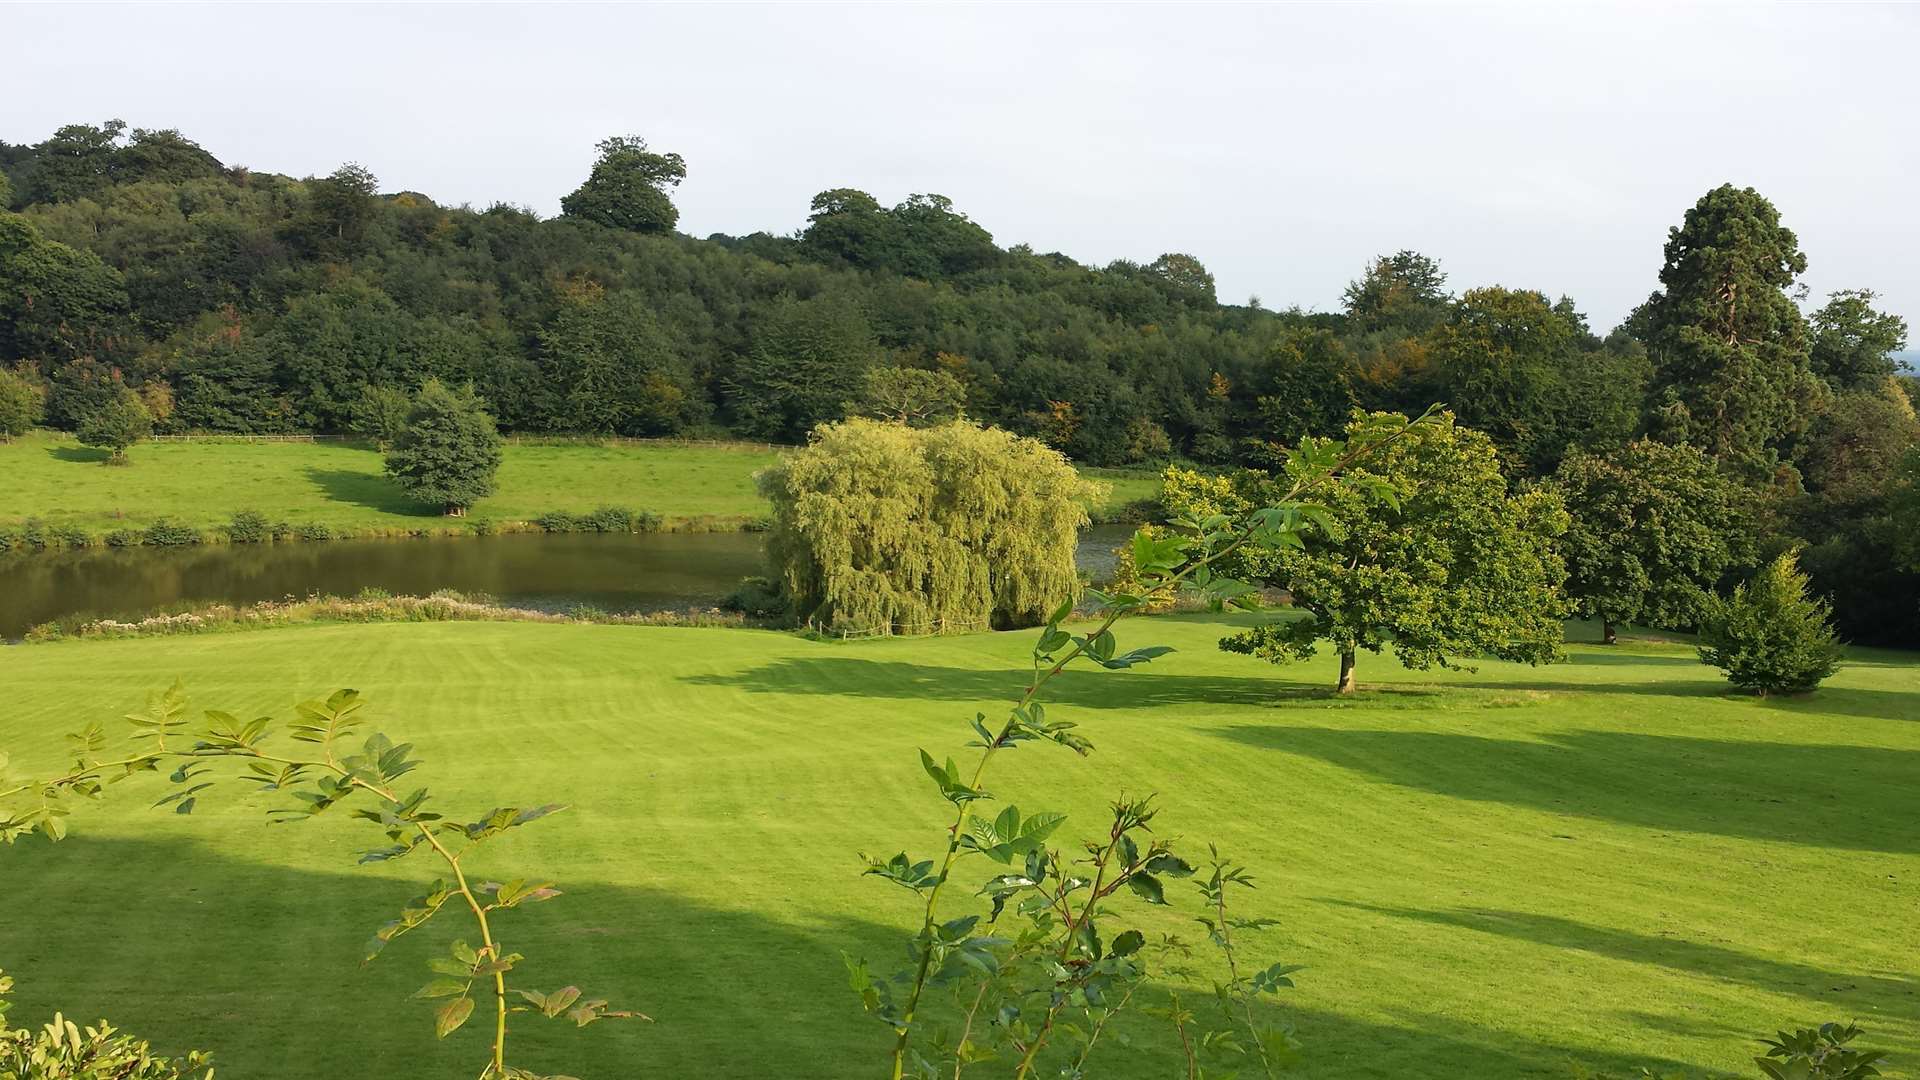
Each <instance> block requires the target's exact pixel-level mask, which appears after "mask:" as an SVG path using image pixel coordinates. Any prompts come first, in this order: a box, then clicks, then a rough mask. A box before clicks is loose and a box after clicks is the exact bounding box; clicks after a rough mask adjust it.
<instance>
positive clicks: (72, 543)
mask: <svg viewBox="0 0 1920 1080" xmlns="http://www.w3.org/2000/svg"><path fill="white" fill-rule="evenodd" d="M53 542H54V546H56V547H63V548H83V547H87V546H88V545H90V544H92V543H93V537H91V536H88V535H87V530H85V529H82V528H79V527H78V526H74V525H61V526H58V527H56V528H55V529H54V530H53Z"/></svg>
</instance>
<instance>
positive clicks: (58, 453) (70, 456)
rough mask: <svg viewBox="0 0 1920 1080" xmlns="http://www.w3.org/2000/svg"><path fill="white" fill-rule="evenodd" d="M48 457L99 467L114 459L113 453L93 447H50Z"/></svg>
mask: <svg viewBox="0 0 1920 1080" xmlns="http://www.w3.org/2000/svg"><path fill="white" fill-rule="evenodd" d="M47 455H48V456H49V457H52V458H53V459H55V460H56V461H72V462H79V463H88V464H93V465H98V464H100V463H101V462H103V461H105V460H107V459H108V458H109V457H112V456H113V455H112V453H111V452H109V451H106V450H102V449H99V448H98V447H92V446H49V447H47Z"/></svg>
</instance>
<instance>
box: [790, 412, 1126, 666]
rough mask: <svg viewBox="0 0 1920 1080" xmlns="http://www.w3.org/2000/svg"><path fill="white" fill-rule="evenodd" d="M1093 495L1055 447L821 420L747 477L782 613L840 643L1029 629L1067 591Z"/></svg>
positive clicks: (964, 426) (964, 431) (970, 432)
mask: <svg viewBox="0 0 1920 1080" xmlns="http://www.w3.org/2000/svg"><path fill="white" fill-rule="evenodd" d="M1095 488H1096V485H1094V484H1092V483H1089V482H1088V481H1085V480H1082V479H1081V478H1080V476H1079V475H1078V474H1077V473H1075V472H1074V470H1073V466H1071V465H1069V464H1068V463H1067V459H1066V458H1064V457H1062V456H1061V455H1060V454H1059V453H1058V452H1057V451H1054V450H1051V449H1048V448H1047V447H1046V446H1044V445H1043V444H1041V443H1039V442H1036V441H1035V440H1033V439H1024V438H1021V437H1019V436H1017V435H1013V434H1010V433H1008V432H1005V431H1000V430H998V429H996V428H983V427H977V426H975V425H973V424H969V423H965V422H955V423H950V424H944V425H941V426H939V427H933V428H925V429H916V428H909V427H907V426H905V425H903V424H891V423H881V422H878V421H873V420H847V421H845V422H843V423H838V424H829V425H827V426H825V427H822V428H820V429H819V430H818V431H817V432H816V433H815V435H814V439H813V441H812V443H810V444H809V445H808V446H806V447H805V448H803V449H801V450H797V451H794V452H793V453H790V454H788V455H786V456H785V457H783V458H782V459H781V460H780V463H779V464H777V465H775V466H774V467H773V468H771V469H768V470H767V471H766V472H763V473H761V474H760V490H761V492H762V493H763V494H765V495H766V497H767V498H768V499H769V500H770V501H771V502H772V503H773V532H772V535H771V537H770V538H769V540H768V544H767V550H768V554H769V556H770V557H771V558H772V560H773V565H774V568H775V570H776V572H777V573H778V574H779V575H780V579H781V583H782V584H783V586H784V587H785V589H786V591H787V593H788V594H789V595H790V596H791V597H792V598H793V601H794V606H795V610H796V611H797V612H798V613H799V614H800V616H801V617H802V618H805V619H808V620H809V621H811V622H813V623H814V624H816V625H819V626H823V627H826V628H829V629H831V630H834V631H837V632H840V633H848V634H864V633H881V634H898V633H907V634H924V633H937V632H941V631H947V630H953V631H959V630H968V629H981V628H984V627H986V626H993V627H995V628H999V629H1005V628H1008V627H1015V626H1031V625H1035V624H1038V623H1039V622H1041V621H1043V620H1044V619H1045V618H1046V616H1047V614H1048V613H1049V612H1050V611H1052V610H1053V609H1054V608H1057V607H1058V606H1059V605H1060V602H1061V601H1062V600H1065V599H1067V598H1068V597H1071V596H1074V595H1076V593H1077V590H1078V588H1079V580H1078V578H1077V577H1076V575H1075V572H1074V565H1073V550H1074V544H1075V542H1076V539H1077V535H1078V533H1079V530H1080V528H1081V527H1082V526H1084V525H1085V524H1086V523H1087V512H1086V505H1085V504H1086V502H1087V500H1088V499H1089V498H1090V497H1091V496H1092V495H1093V494H1094V493H1095Z"/></svg>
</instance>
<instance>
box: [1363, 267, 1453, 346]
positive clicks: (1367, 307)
mask: <svg viewBox="0 0 1920 1080" xmlns="http://www.w3.org/2000/svg"><path fill="white" fill-rule="evenodd" d="M1446 285H1447V276H1446V275H1445V274H1443V273H1441V271H1440V264H1439V263H1438V262H1436V261H1434V260H1433V259H1430V258H1428V257H1427V256H1425V255H1422V254H1420V253H1419V252H1417V251H1405V250H1402V251H1397V252H1395V253H1394V254H1392V255H1382V256H1380V257H1379V258H1377V259H1375V260H1373V262H1371V263H1369V264H1368V265H1367V272H1366V275H1365V276H1364V277H1362V278H1361V279H1360V280H1358V281H1355V282H1352V283H1350V284H1349V285H1348V286H1347V291H1346V295H1345V300H1346V307H1347V317H1348V318H1349V319H1351V320H1352V321H1353V323H1354V326H1355V328H1356V329H1357V330H1359V331H1361V332H1362V333H1378V332H1382V331H1401V332H1404V333H1409V334H1419V333H1422V332H1424V331H1427V330H1430V329H1432V328H1433V327H1435V326H1438V325H1439V324H1440V322H1441V320H1443V319H1445V318H1446V317H1447V301H1448V299H1449V297H1448V296H1447V291H1446Z"/></svg>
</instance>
